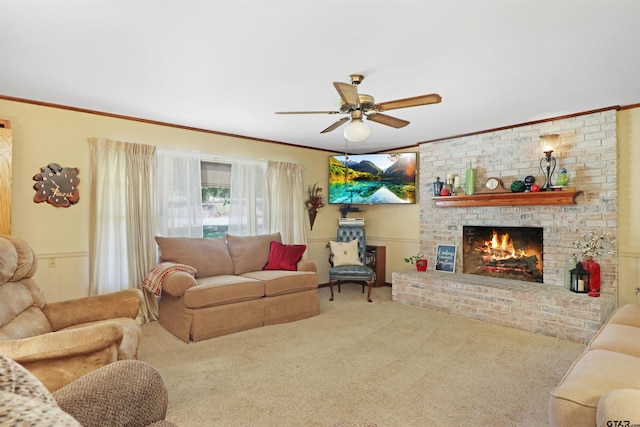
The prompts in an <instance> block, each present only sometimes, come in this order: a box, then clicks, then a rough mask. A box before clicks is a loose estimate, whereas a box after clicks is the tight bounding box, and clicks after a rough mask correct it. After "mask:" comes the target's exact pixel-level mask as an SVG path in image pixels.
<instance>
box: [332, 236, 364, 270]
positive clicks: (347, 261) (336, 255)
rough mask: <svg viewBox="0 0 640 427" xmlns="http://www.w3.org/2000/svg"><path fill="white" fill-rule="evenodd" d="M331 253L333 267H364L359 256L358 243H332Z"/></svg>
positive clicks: (353, 241)
mask: <svg viewBox="0 0 640 427" xmlns="http://www.w3.org/2000/svg"><path fill="white" fill-rule="evenodd" d="M329 245H330V246H331V253H332V254H333V266H334V267H339V266H341V265H362V263H361V262H360V256H359V255H358V241H357V240H352V241H350V242H348V243H347V242H334V241H330V242H329Z"/></svg>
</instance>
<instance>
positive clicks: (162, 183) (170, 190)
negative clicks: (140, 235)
mask: <svg viewBox="0 0 640 427" xmlns="http://www.w3.org/2000/svg"><path fill="white" fill-rule="evenodd" d="M157 197H158V235H160V236H164V237H202V235H203V231H202V224H203V223H202V185H201V174H200V154H199V153H193V152H189V151H183V150H170V149H166V148H158V149H157Z"/></svg>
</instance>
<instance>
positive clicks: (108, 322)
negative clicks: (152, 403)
mask: <svg viewBox="0 0 640 427" xmlns="http://www.w3.org/2000/svg"><path fill="white" fill-rule="evenodd" d="M37 267H38V259H37V258H36V256H35V254H34V252H33V249H32V248H31V246H29V244H27V242H25V241H24V240H22V239H20V238H17V237H14V236H4V235H0V354H3V355H5V356H8V357H10V358H11V359H13V360H14V361H16V362H18V363H20V364H21V365H22V366H24V367H25V368H26V369H27V370H29V371H30V372H31V373H32V374H33V375H35V376H36V378H38V380H40V381H41V382H42V383H43V384H44V385H45V386H46V387H47V388H48V389H49V390H50V391H55V390H57V389H59V388H61V387H63V386H65V385H66V384H68V383H70V382H72V381H74V380H76V379H78V378H79V377H81V376H83V375H85V374H88V373H89V372H91V371H94V370H96V369H98V368H100V367H102V366H104V365H107V364H109V363H112V362H115V361H116V360H122V359H137V358H138V352H139V345H140V339H141V337H142V330H141V329H140V326H139V325H138V322H137V321H136V318H137V316H138V312H139V311H140V306H141V304H142V292H141V291H140V290H139V289H127V290H124V291H120V292H113V293H111V294H104V295H96V296H90V297H85V298H78V299H74V300H68V301H59V302H53V303H47V302H46V300H45V294H44V291H43V290H42V288H40V287H39V286H38V284H37V283H36V282H35V280H34V279H33V276H34V275H35V273H36V271H37Z"/></svg>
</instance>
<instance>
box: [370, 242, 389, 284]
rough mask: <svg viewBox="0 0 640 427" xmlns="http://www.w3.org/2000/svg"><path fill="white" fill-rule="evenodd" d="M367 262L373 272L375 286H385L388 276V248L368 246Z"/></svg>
mask: <svg viewBox="0 0 640 427" xmlns="http://www.w3.org/2000/svg"><path fill="white" fill-rule="evenodd" d="M365 256H366V262H367V265H368V266H369V267H371V269H372V270H373V286H374V287H376V288H379V287H381V286H385V285H386V284H387V283H386V282H385V276H386V274H387V269H386V264H387V248H386V246H373V245H367V252H366V255H365Z"/></svg>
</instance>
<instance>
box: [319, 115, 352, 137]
mask: <svg viewBox="0 0 640 427" xmlns="http://www.w3.org/2000/svg"><path fill="white" fill-rule="evenodd" d="M348 121H349V117H343V118H341V119H340V120H338V121H337V122H335V123H334V124H332V125H331V126H329V127H328V128H326V129H325V130H323V131H322V132H320V133H327V132H331V131H332V130H334V129H335V128H337V127H339V126H341V125H342V124H343V123H344V122H348Z"/></svg>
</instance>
